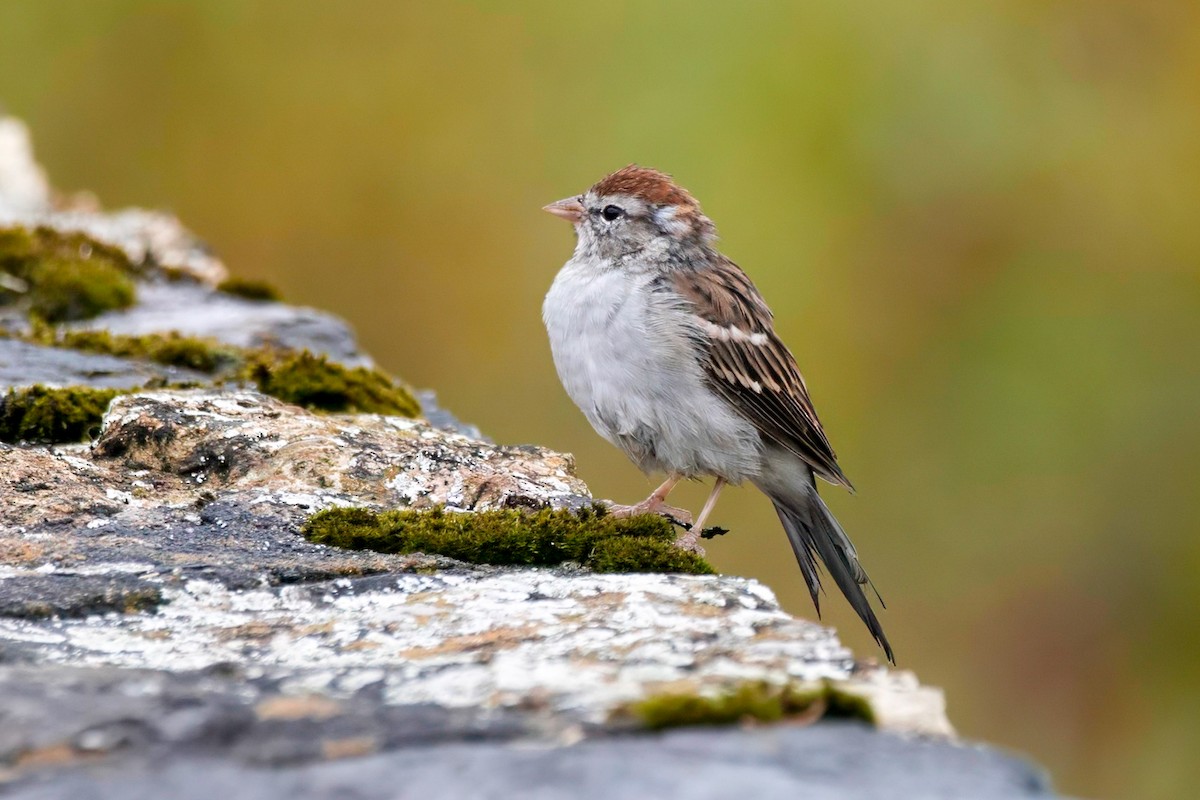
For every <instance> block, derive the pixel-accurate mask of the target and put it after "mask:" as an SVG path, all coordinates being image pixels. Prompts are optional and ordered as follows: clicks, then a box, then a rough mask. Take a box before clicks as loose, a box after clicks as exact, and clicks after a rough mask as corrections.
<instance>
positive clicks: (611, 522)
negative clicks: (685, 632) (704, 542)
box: [304, 508, 713, 575]
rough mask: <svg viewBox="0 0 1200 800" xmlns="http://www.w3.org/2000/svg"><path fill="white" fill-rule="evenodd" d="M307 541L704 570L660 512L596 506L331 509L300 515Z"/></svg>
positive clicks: (608, 568)
mask: <svg viewBox="0 0 1200 800" xmlns="http://www.w3.org/2000/svg"><path fill="white" fill-rule="evenodd" d="M304 535H305V536H307V537H308V538H309V539H310V540H311V541H314V542H317V543H320V544H328V545H333V546H335V547H345V548H348V549H351V550H375V551H377V552H381V553H427V554H438V555H444V556H449V557H450V558H456V559H458V560H460V561H468V562H471V563H474V564H497V565H526V566H553V565H555V564H561V563H563V562H565V561H574V562H578V563H580V564H582V565H583V566H585V567H588V568H589V569H593V570H596V571H597V572H686V573H693V574H698V575H705V574H710V573H712V571H713V570H712V567H710V566H709V565H708V563H707V562H705V561H704V559H702V558H700V557H699V556H697V555H695V554H694V553H689V552H687V551H684V550H680V549H679V548H677V547H675V532H674V530H673V529H672V528H671V525H670V524H669V523H668V522H667V521H666V520H664V519H663V518H662V517H658V516H653V515H646V516H639V517H632V518H629V519H618V518H616V517H612V516H609V515H608V514H606V513H605V512H604V511H603V509H599V508H593V509H584V510H583V511H581V512H579V513H578V514H576V513H574V512H571V511H552V510H549V509H543V510H541V511H537V512H532V513H527V512H523V511H517V510H506V511H480V512H476V513H455V512H447V511H444V510H442V509H433V510H431V511H384V512H381V513H377V512H374V511H370V510H368V509H365V508H333V509H328V510H326V511H321V512H318V513H316V514H314V515H312V516H311V517H309V518H308V522H307V523H306V524H305V526H304Z"/></svg>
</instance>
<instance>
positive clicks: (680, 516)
mask: <svg viewBox="0 0 1200 800" xmlns="http://www.w3.org/2000/svg"><path fill="white" fill-rule="evenodd" d="M608 513H609V516H613V517H618V518H622V519H623V518H626V517H636V516H637V515H639V514H659V515H661V516H664V517H666V518H668V519H669V520H671V521H672V522H675V523H677V524H679V525H681V526H684V527H686V526H688V525H691V524H692V512H690V511H688V510H687V509H686V508H676V507H675V506H669V505H667V504H666V503H655V502H652V501H650V500H643V501H642V502H640V503H634V504H633V505H631V506H622V505H617V504H616V503H610V504H609V506H608Z"/></svg>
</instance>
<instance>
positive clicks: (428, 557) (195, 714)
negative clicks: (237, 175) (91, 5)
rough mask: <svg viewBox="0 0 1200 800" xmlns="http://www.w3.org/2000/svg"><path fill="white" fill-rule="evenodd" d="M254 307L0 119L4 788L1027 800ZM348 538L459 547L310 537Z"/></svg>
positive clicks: (526, 469)
mask: <svg viewBox="0 0 1200 800" xmlns="http://www.w3.org/2000/svg"><path fill="white" fill-rule="evenodd" d="M91 205H93V206H94V203H92V204H91ZM6 243H7V245H8V247H9V249H8V250H7V251H6V250H5V246H6ZM97 259H102V260H103V262H104V265H101V266H98V264H97ZM64 276H66V277H64ZM80 276H83V277H82V278H81V277H80ZM96 280H103V281H107V283H105V284H104V287H106V288H102V289H96V288H95V281H96ZM113 285H117V286H118V287H119V290H117V291H111V287H112V286H113ZM269 295H270V293H269V292H267V291H266V290H265V289H262V288H261V287H258V288H255V289H254V290H253V291H245V287H244V286H243V287H242V291H237V292H234V291H230V286H229V282H228V275H227V273H226V270H225V267H224V265H223V264H221V263H220V261H219V260H217V259H216V258H215V257H214V256H212V255H211V254H210V253H208V251H207V249H206V248H204V247H203V246H202V245H201V244H200V243H199V242H198V241H197V240H196V239H195V237H193V236H192V235H191V234H190V233H188V232H187V231H186V229H184V228H183V227H182V226H181V225H180V224H179V223H178V221H176V220H174V219H172V218H170V217H167V216H165V215H161V214H155V213H149V212H141V211H125V212H118V213H115V214H110V213H105V212H103V211H101V210H99V209H98V208H94V207H87V208H82V207H80V201H78V200H72V199H71V198H66V199H64V198H61V197H56V196H55V195H54V194H53V193H52V192H51V191H50V189H49V186H48V184H47V182H46V181H45V178H44V176H43V175H42V172H41V170H40V169H39V168H38V167H37V165H36V163H35V162H34V161H33V159H32V155H31V152H30V148H29V146H28V140H27V136H26V133H25V130H24V128H23V126H21V125H20V123H19V122H17V121H15V120H12V119H0V330H2V331H3V336H0V391H4V392H6V393H7V394H6V395H5V396H4V398H3V400H0V709H3V710H2V711H0V718H3V720H4V723H5V724H4V725H3V726H0V788H2V790H3V791H4V792H5V793H6V794H7V795H8V796H12V797H20V798H50V797H72V798H117V797H120V798H123V800H127V799H129V798H143V797H144V798H152V797H153V798H160V797H179V798H188V797H208V796H212V795H213V794H218V795H220V796H223V797H226V798H231V799H232V798H264V797H276V796H278V797H284V796H287V797H296V798H334V797H348V796H353V797H361V798H385V797H388V798H390V797H511V796H518V797H519V796H537V797H546V798H550V797H664V796H666V797H670V796H685V795H686V796H689V797H695V798H709V797H712V798H716V797H728V796H732V795H733V794H734V793H735V792H736V793H738V794H745V795H747V796H751V797H758V798H772V797H780V798H782V797H787V798H789V799H790V798H794V797H796V796H804V797H814V798H823V797H829V798H834V797H836V798H857V797H863V798H866V797H883V796H893V797H905V798H924V797H951V796H956V797H973V798H1016V797H1049V796H1052V792H1051V790H1050V789H1049V787H1048V784H1047V782H1046V780H1045V779H1044V777H1043V776H1042V774H1041V772H1040V771H1039V770H1037V769H1036V768H1034V767H1032V766H1030V765H1029V764H1027V763H1026V762H1024V761H1022V760H1020V759H1017V758H1014V757H1011V756H1007V755H1004V754H1001V753H998V752H996V751H993V750H990V749H987V748H983V747H979V746H975V745H967V744H964V743H962V742H959V741H957V740H956V739H955V738H954V735H953V731H952V729H951V727H950V724H949V723H948V721H947V719H946V716H945V712H944V707H943V699H942V696H941V693H940V692H939V691H938V690H937V689H934V688H930V687H925V686H922V685H921V684H920V683H919V682H918V681H917V679H916V677H915V676H913V675H912V674H911V673H908V672H904V671H897V670H888V669H886V668H884V667H881V666H879V665H877V664H875V663H873V662H872V663H864V662H860V661H857V660H856V659H855V658H854V657H853V655H852V654H851V653H850V652H849V651H848V650H847V649H846V648H845V647H843V646H842V645H841V644H840V643H839V642H838V640H837V638H836V636H835V634H834V633H833V632H832V631H831V630H829V629H827V628H824V627H821V626H820V625H817V624H814V623H812V622H808V621H805V620H802V619H797V618H795V617H792V616H790V615H789V614H786V613H784V612H783V611H782V610H781V609H780V608H779V606H778V604H777V602H776V601H775V598H774V596H773V595H772V593H771V592H770V590H769V589H767V588H766V587H765V586H763V585H761V584H759V583H757V582H755V581H753V580H747V579H744V578H738V577H731V576H722V575H715V574H706V573H709V572H711V569H710V568H709V567H708V565H707V564H705V563H704V562H703V561H702V560H700V559H696V558H694V557H692V556H690V555H688V554H684V555H679V554H678V553H677V551H673V548H671V547H670V544H669V540H670V531H669V530H667V528H666V523H665V522H662V521H659V520H653V519H652V520H648V521H642V522H636V521H635V522H634V523H631V525H626V524H625V523H621V524H619V525H618V524H617V523H615V522H613V521H612V520H610V519H608V518H607V517H604V515H603V512H602V511H599V510H594V509H593V501H592V498H591V496H590V494H589V492H588V489H587V487H586V486H585V485H584V484H583V483H582V482H581V481H580V480H579V479H578V478H577V477H576V476H575V474H574V465H573V463H572V460H571V458H570V456H567V455H564V454H560V453H554V452H551V451H549V450H545V449H543V448H538V447H531V446H503V445H497V444H494V443H492V442H490V441H488V440H486V439H485V438H483V437H482V436H481V435H480V433H479V432H478V430H476V429H474V428H472V427H470V426H466V425H463V424H462V423H460V422H458V421H457V420H455V419H454V418H453V416H451V415H450V414H448V413H446V412H445V411H443V410H440V409H437V408H436V403H435V398H434V397H433V396H432V395H431V394H429V393H423V394H420V395H418V396H419V397H420V399H421V410H420V411H419V412H418V411H417V403H416V400H414V399H413V395H412V394H410V393H409V392H408V390H407V388H406V387H404V386H403V384H401V383H399V382H397V381H395V380H394V379H392V378H391V377H390V376H386V375H383V374H382V373H380V372H379V371H378V370H376V369H375V368H374V367H373V365H372V364H371V361H370V359H369V357H368V356H366V355H365V354H363V353H361V352H360V351H359V350H358V347H357V345H356V343H355V341H354V337H353V333H352V332H351V330H350V328H349V327H348V326H347V325H345V323H343V322H342V321H340V320H338V319H336V318H334V317H332V316H330V315H328V314H325V313H322V312H319V311H314V310H311V309H300V308H295V307H293V306H288V305H286V304H283V303H279V302H275V301H272V300H269V299H264V298H267V297H269ZM330 509H335V510H336V509H358V510H355V511H347V512H344V513H342V516H340V517H339V516H338V514H339V513H341V512H336V511H335V512H330V511H329V510H330ZM394 509H407V510H410V511H413V512H421V511H427V512H428V513H425V514H422V513H408V514H407V515H405V514H404V513H401V514H395V513H394V512H392V511H389V510H394ZM323 511H324V512H326V513H325V516H322V517H314V515H316V514H318V513H319V512H323ZM385 511H386V512H388V513H385V514H382V515H379V516H376V515H375V514H374V513H373V512H385ZM330 514H332V516H330ZM388 514H392V516H388ZM356 515H357V516H356ZM343 517H345V518H352V517H353V518H358V517H362V518H363V519H370V520H371V521H372V523H373V524H374V523H375V522H378V521H379V520H387V521H388V522H387V525H383V526H382V527H380V528H379V530H381V531H383V534H378V535H379V536H386V537H393V534H396V535H399V534H398V533H397V531H400V532H401V533H402V531H401V529H402V528H403V527H404V526H405V525H408V526H410V527H411V526H414V525H416V526H418V527H420V526H421V525H425V524H427V523H428V524H430V525H433V524H436V525H437V526H440V527H439V528H438V531H439V535H441V536H445V535H447V534H446V532H445V530H443V528H445V529H447V530H451V534H453V535H459V536H464V537H468V538H469V539H470V542H471V543H472V547H471V548H464V547H458V548H451V549H448V550H440V549H439V547H438V546H436V545H435V544H431V542H434V541H435V540H434V539H431V538H429V537H426V538H424V539H416V540H412V541H416V542H418V543H420V542H424V544H423V545H421V547H420V548H419V549H423V550H424V552H420V551H414V548H415V547H417V545H412V546H409V547H403V546H400V545H398V544H396V542H399V541H402V539H397V538H394V537H393V538H387V539H386V544H387V546H380V545H379V543H378V542H377V541H376V540H375V539H363V540H362V541H363V542H365V544H363V549H347V548H343V547H337V546H331V545H329V544H324V543H321V542H322V541H326V540H325V539H321V538H320V537H318V536H315V535H314V531H315V530H317V528H318V527H320V526H317V525H316V524H315V523H314V520H315V519H320V520H325V523H324V524H325V525H326V526H328V525H329V524H332V523H330V522H329V521H330V520H332V521H334V522H337V521H338V520H341V519H342V518H343ZM485 523H486V524H485ZM389 525H390V526H391V527H388V526H389ZM418 532H420V531H418ZM535 533H536V534H537V535H539V536H541V537H542V538H540V539H537V540H536V541H535V539H533V538H527V537H533V536H534V535H535ZM471 537H473V538H471ZM581 537H582V538H581ZM587 537H592V538H587ZM349 540H353V541H358V540H357V539H354V537H353V536H350V537H349ZM349 540H348V541H349ZM339 541H340V540H339ZM436 541H442V540H440V539H439V540H436ZM343 543H344V542H343ZM571 543H574V544H573V545H571ZM614 543H617V544H619V545H620V547H619V548H616V549H614ZM568 545H571V546H568ZM572 547H573V548H574V549H572ZM356 548H357V545H356ZM369 548H373V549H369ZM435 551H439V552H435ZM600 551H604V552H609V551H613V552H619V554H620V557H619V558H617V557H614V558H611V559H607V560H599V559H594V560H593V559H591V555H592V554H594V553H596V552H600ZM444 552H452V553H453V554H455V555H457V556H458V558H457V559H456V558H451V557H448V556H447V555H445V554H444ZM464 553H467V554H470V555H471V557H470V558H468V557H467V556H466V555H464ZM685 556H686V557H685ZM464 559H465V560H464ZM689 573H690V574H689ZM668 729H671V730H668Z"/></svg>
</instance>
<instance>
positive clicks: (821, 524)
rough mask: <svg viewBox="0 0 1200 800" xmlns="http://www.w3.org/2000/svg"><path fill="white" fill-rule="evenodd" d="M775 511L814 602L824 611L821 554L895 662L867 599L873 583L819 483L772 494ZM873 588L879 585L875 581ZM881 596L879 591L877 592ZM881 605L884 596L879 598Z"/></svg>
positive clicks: (818, 611) (823, 560) (862, 618)
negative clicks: (867, 589) (819, 567)
mask: <svg viewBox="0 0 1200 800" xmlns="http://www.w3.org/2000/svg"><path fill="white" fill-rule="evenodd" d="M771 501H772V502H773V503H774V504H775V511H776V513H778V514H779V519H780V521H781V522H782V523H783V529H784V530H785V531H787V537H788V541H789V542H791V544H792V551H793V552H795V554H796V561H798V562H799V563H800V571H801V572H803V573H804V581H805V582H806V583H807V584H808V591H809V594H811V595H812V600H813V605H814V606H816V608H817V614H818V616H819V615H820V613H821V602H820V599H819V597H818V595H819V593H820V591H821V576H820V575H819V574H818V573H817V562H816V559H817V558H818V557H819V558H820V559H821V561H822V562H823V563H824V564H825V569H826V570H828V572H829V574H830V575H831V576H832V577H833V580H834V583H836V584H837V585H838V588H839V589H841V590H842V594H844V595H845V596H846V599H847V600H849V601H850V605H851V606H852V607H853V608H854V610H855V611H856V612H858V616H859V618H860V619H861V620H862V621H863V622H864V623H865V624H866V626H867V630H869V631H870V632H871V635H872V636H873V637H875V641H876V642H878V643H879V646H880V647H882V648H883V652H884V653H885V654H886V655H887V659H888V661H890V662H891V663H893V664H895V663H896V657H895V656H894V655H893V653H892V646H891V644H889V643H888V640H887V636H885V635H884V633H883V626H882V625H880V624H879V619H878V617H876V616H875V611H874V609H872V608H871V604H870V602H869V601H868V600H867V595H866V592H864V591H863V587H864V586H868V585H871V581H870V579H869V578H868V577H867V573H866V572H864V571H863V568H862V564H860V563H859V562H858V553H857V552H856V551H855V550H854V545H853V544H851V543H850V539H849V537H847V536H846V532H845V531H844V530H842V526H841V525H839V524H838V521H837V520H836V519H834V517H833V514H832V512H830V510H829V508H828V507H827V506H826V505H825V501H824V500H822V499H821V496H820V495H818V494H817V489H816V486H814V485H812V484H811V483H809V485H807V486H804V487H803V488H802V489H801V491H799V492H789V496H788V497H778V496H772V497H771ZM871 589H872V591H874V589H875V587H874V586H873V585H871ZM875 596H876V597H877V598H878V597H879V593H878V592H875ZM879 602H880V605H882V604H883V599H882V598H879Z"/></svg>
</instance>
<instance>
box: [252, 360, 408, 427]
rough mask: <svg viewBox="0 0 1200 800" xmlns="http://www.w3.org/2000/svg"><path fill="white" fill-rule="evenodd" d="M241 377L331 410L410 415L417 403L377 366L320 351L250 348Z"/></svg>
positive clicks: (265, 389) (261, 387)
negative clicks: (334, 357)
mask: <svg viewBox="0 0 1200 800" xmlns="http://www.w3.org/2000/svg"><path fill="white" fill-rule="evenodd" d="M241 377H242V378H243V379H245V380H247V381H249V382H252V383H255V384H257V386H258V388H259V391H261V392H262V393H263V394H269V395H271V396H273V397H277V398H279V399H280V400H282V401H284V402H285V403H292V404H294V405H298V406H304V407H305V408H310V409H313V410H316V411H330V412H334V413H353V412H358V413H364V414H391V415H394V416H401V417H415V416H417V415H419V414H420V413H421V405H420V403H418V402H417V400H416V398H415V397H413V396H412V393H411V392H409V391H408V390H407V389H405V388H404V387H403V386H400V385H399V384H397V383H395V382H394V381H392V380H391V379H390V378H389V377H388V376H387V375H385V374H384V373H382V372H380V371H379V370H377V369H367V368H366V367H344V366H342V365H341V364H338V363H336V362H333V361H330V360H329V359H328V358H326V357H325V356H318V355H313V354H312V353H310V352H308V351H307V350H303V351H300V352H298V353H297V352H290V351H283V352H280V351H273V350H260V351H253V353H252V355H251V357H250V358H249V360H248V361H247V363H246V366H245V368H244V369H243V370H242V373H241Z"/></svg>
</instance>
